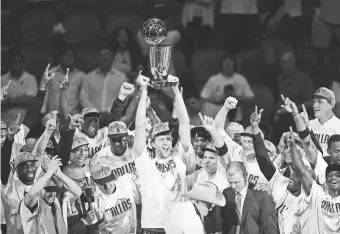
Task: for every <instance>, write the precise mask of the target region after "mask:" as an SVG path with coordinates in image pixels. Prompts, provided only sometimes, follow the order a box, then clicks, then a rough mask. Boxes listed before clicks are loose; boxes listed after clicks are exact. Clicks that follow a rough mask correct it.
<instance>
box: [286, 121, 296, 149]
mask: <svg viewBox="0 0 340 234" xmlns="http://www.w3.org/2000/svg"><path fill="white" fill-rule="evenodd" d="M285 139H286V141H287V143H288V144H289V145H290V144H295V134H294V132H293V128H292V126H290V127H289V133H287V135H286V137H285Z"/></svg>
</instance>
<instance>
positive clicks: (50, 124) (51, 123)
mask: <svg viewBox="0 0 340 234" xmlns="http://www.w3.org/2000/svg"><path fill="white" fill-rule="evenodd" d="M56 125H57V121H56V120H55V119H49V120H48V121H47V122H46V127H45V131H46V132H49V133H52V132H53V131H54V130H55V129H56Z"/></svg>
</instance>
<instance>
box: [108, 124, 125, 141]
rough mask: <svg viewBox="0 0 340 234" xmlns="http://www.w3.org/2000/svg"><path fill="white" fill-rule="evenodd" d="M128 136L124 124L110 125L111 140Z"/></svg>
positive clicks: (109, 134)
mask: <svg viewBox="0 0 340 234" xmlns="http://www.w3.org/2000/svg"><path fill="white" fill-rule="evenodd" d="M127 135H128V129H127V127H126V125H125V123H124V122H122V121H115V122H112V123H110V124H109V132H108V136H109V137H110V138H116V139H117V138H122V137H124V136H127Z"/></svg>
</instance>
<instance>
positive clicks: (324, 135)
mask: <svg viewBox="0 0 340 234" xmlns="http://www.w3.org/2000/svg"><path fill="white" fill-rule="evenodd" d="M309 123H310V128H311V129H312V131H313V132H314V134H315V137H316V139H317V140H318V142H319V144H320V146H321V148H322V151H323V156H327V155H328V153H327V148H328V146H327V142H328V139H329V138H330V137H331V136H332V135H334V134H340V119H338V118H337V117H336V116H335V115H334V116H333V117H332V118H330V119H329V120H328V121H326V122H325V123H324V124H321V123H320V121H319V119H318V118H315V119H312V120H311V121H310V122H309Z"/></svg>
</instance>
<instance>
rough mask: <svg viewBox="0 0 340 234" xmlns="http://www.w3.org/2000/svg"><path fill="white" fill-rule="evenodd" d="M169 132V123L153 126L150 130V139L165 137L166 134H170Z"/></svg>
mask: <svg viewBox="0 0 340 234" xmlns="http://www.w3.org/2000/svg"><path fill="white" fill-rule="evenodd" d="M170 132H171V130H170V128H169V123H168V122H165V123H158V124H155V125H154V126H153V127H152V130H151V138H155V137H157V136H159V135H166V134H170Z"/></svg>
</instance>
